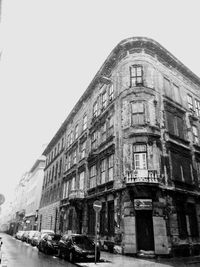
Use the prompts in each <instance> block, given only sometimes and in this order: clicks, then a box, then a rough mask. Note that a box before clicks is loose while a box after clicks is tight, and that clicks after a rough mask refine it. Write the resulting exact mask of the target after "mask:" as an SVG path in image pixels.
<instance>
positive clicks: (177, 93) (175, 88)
mask: <svg viewBox="0 0 200 267" xmlns="http://www.w3.org/2000/svg"><path fill="white" fill-rule="evenodd" d="M172 86H173V95H174V98H173V99H174V101H176V102H178V103H181V97H180V89H179V87H178V86H177V85H175V84H174V83H173V84H172Z"/></svg>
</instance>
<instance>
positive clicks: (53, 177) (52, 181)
mask: <svg viewBox="0 0 200 267" xmlns="http://www.w3.org/2000/svg"><path fill="white" fill-rule="evenodd" d="M53 178H54V166H53V169H52V176H51V182H52V183H53Z"/></svg>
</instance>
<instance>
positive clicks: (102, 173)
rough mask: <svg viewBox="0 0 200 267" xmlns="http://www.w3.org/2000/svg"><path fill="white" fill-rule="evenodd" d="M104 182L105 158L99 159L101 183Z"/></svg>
mask: <svg viewBox="0 0 200 267" xmlns="http://www.w3.org/2000/svg"><path fill="white" fill-rule="evenodd" d="M105 182H106V159H103V160H102V161H101V184H104V183H105Z"/></svg>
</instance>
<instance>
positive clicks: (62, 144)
mask: <svg viewBox="0 0 200 267" xmlns="http://www.w3.org/2000/svg"><path fill="white" fill-rule="evenodd" d="M61 142H62V143H61V149H62V148H63V147H64V137H63V138H62V141H61Z"/></svg>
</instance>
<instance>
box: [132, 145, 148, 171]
mask: <svg viewBox="0 0 200 267" xmlns="http://www.w3.org/2000/svg"><path fill="white" fill-rule="evenodd" d="M133 163H134V169H135V170H140V169H141V170H144V169H147V147H146V145H142V144H141V145H134V146H133Z"/></svg>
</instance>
